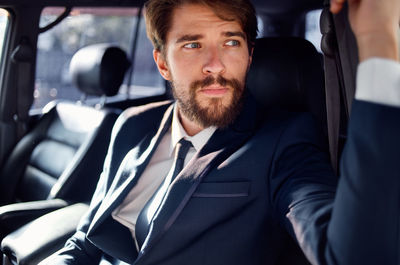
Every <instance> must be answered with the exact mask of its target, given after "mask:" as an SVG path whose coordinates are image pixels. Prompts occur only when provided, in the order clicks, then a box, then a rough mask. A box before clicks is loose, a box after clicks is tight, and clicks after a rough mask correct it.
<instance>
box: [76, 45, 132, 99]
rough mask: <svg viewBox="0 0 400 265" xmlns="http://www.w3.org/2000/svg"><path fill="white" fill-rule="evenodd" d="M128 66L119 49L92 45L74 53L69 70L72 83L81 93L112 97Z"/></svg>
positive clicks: (116, 91) (123, 53)
mask: <svg viewBox="0 0 400 265" xmlns="http://www.w3.org/2000/svg"><path fill="white" fill-rule="evenodd" d="M129 66H130V62H129V60H128V58H127V56H126V53H125V52H124V51H123V50H122V49H121V48H119V47H117V46H115V45H111V44H94V45H90V46H87V47H84V48H82V49H80V50H79V51H77V52H76V53H75V55H74V56H73V57H72V60H71V64H70V69H69V70H70V74H71V78H72V82H73V83H74V85H75V86H76V87H77V88H78V89H79V90H81V91H82V92H84V93H86V94H88V95H95V96H103V95H106V96H114V95H116V94H117V93H118V90H119V87H120V86H121V84H122V82H123V80H124V76H125V72H126V70H127V69H128V68H129Z"/></svg>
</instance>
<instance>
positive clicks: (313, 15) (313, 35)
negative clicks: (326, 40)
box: [306, 9, 322, 53]
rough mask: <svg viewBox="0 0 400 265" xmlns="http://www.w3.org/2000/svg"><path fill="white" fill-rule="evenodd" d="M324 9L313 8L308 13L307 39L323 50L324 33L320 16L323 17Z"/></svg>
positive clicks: (319, 49)
mask: <svg viewBox="0 0 400 265" xmlns="http://www.w3.org/2000/svg"><path fill="white" fill-rule="evenodd" d="M321 12H322V9H318V10H313V11H310V12H308V13H307V14H306V39H307V40H309V41H310V42H311V43H312V44H313V45H314V46H315V48H316V49H317V51H319V52H321V53H322V51H321V38H322V34H321V31H320V27H319V18H320V17H321Z"/></svg>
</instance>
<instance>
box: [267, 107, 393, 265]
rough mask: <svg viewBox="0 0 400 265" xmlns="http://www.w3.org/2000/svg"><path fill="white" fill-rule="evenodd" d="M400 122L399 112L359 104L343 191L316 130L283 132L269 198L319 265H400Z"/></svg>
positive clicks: (291, 128) (348, 144) (343, 173)
mask: <svg viewBox="0 0 400 265" xmlns="http://www.w3.org/2000/svg"><path fill="white" fill-rule="evenodd" d="M399 117H400V108H396V107H388V106H383V105H380V104H375V103H368V102H364V101H357V100H355V101H354V103H353V107H352V116H351V121H350V124H349V132H348V138H347V142H346V146H345V149H344V151H343V154H342V159H341V170H340V171H341V174H340V175H341V177H340V179H339V180H338V184H337V183H336V182H337V180H336V179H335V177H334V176H333V174H332V171H331V169H330V168H329V162H328V160H327V158H326V157H325V158H324V155H323V154H322V152H321V151H320V150H319V147H318V145H317V144H316V143H315V142H314V141H312V140H311V139H313V138H315V135H312V132H310V130H309V129H306V128H305V127H308V126H307V125H306V126H304V125H305V124H308V125H309V124H310V123H307V122H305V121H304V120H303V121H299V122H298V123H301V124H302V125H303V126H301V125H300V124H293V125H290V126H289V127H288V128H287V129H286V131H285V132H284V133H283V135H282V137H281V140H280V141H282V142H283V144H281V146H283V147H282V149H281V150H278V151H277V156H278V158H277V159H276V161H275V165H274V170H273V173H272V174H271V177H270V179H271V180H270V181H271V185H270V187H271V191H270V192H271V194H272V201H273V203H274V205H275V209H276V213H277V214H278V218H280V220H281V223H282V224H284V226H285V227H286V229H287V231H288V232H289V233H290V234H291V235H292V236H293V237H294V238H295V240H297V242H298V244H299V245H300V247H301V248H302V250H303V252H304V253H305V255H306V256H307V258H308V259H309V261H310V262H311V263H312V264H340V265H347V264H348V265H353V264H363V265H368V264H371V265H372V264H387V265H395V264H399V262H400V259H399V258H400V256H399V253H400V252H399V249H400V245H399V236H400V233H399V224H400V222H399V217H400V197H399V196H400V173H399V172H400V163H399V162H400V155H399V150H400V141H399V139H398V136H399V135H400V124H399V123H398V119H399ZM299 128H300V129H299ZM287 135H291V136H293V135H296V137H288V136H287ZM286 139H292V140H290V141H289V140H286ZM299 153H301V154H302V155H301V156H299V155H298V154H299Z"/></svg>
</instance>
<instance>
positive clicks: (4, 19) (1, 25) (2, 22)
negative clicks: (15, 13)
mask: <svg viewBox="0 0 400 265" xmlns="http://www.w3.org/2000/svg"><path fill="white" fill-rule="evenodd" d="M9 21H10V13H8V11H7V10H5V9H3V8H0V51H1V52H0V61H1V58H2V54H3V53H2V51H3V48H4V41H5V37H6V33H7V28H8V23H9Z"/></svg>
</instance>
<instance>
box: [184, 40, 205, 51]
mask: <svg viewBox="0 0 400 265" xmlns="http://www.w3.org/2000/svg"><path fill="white" fill-rule="evenodd" d="M183 47H184V48H188V49H198V48H201V46H200V43H197V42H191V43H188V44H185V45H184V46H183Z"/></svg>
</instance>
